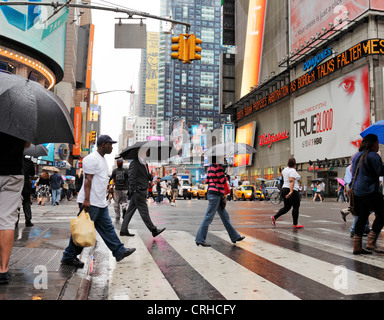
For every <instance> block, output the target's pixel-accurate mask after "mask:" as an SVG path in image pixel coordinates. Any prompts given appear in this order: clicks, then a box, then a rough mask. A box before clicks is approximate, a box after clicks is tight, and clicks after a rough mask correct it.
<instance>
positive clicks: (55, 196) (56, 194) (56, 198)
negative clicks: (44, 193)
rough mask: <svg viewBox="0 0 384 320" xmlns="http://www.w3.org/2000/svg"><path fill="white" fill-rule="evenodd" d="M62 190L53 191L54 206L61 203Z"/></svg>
mask: <svg viewBox="0 0 384 320" xmlns="http://www.w3.org/2000/svg"><path fill="white" fill-rule="evenodd" d="M60 196H61V189H52V205H53V206H54V205H55V204H56V202H59V201H60Z"/></svg>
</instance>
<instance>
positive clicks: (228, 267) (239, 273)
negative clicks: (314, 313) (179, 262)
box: [163, 231, 298, 300]
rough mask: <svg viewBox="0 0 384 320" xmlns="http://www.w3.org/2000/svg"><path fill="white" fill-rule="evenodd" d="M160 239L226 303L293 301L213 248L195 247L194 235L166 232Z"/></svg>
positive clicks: (181, 232)
mask: <svg viewBox="0 0 384 320" xmlns="http://www.w3.org/2000/svg"><path fill="white" fill-rule="evenodd" d="M163 237H164V239H165V240H166V241H167V242H168V243H169V244H170V245H171V246H172V247H173V248H174V249H175V250H176V251H177V252H178V253H179V254H180V255H181V256H182V257H183V258H184V259H185V260H186V261H187V262H188V263H189V264H190V265H191V266H192V267H193V268H194V269H195V270H196V271H197V272H199V273H200V274H201V275H202V276H203V277H204V278H205V279H206V280H207V281H208V282H209V283H211V285H213V286H214V287H215V288H216V289H217V290H218V291H219V292H220V293H221V294H222V295H223V296H224V297H225V298H226V299H228V300H297V299H298V298H297V297H296V296H294V295H293V294H291V293H289V292H288V291H287V290H284V289H282V288H280V287H279V286H276V285H275V284H273V283H271V282H269V281H267V280H266V279H264V278H262V277H260V276H259V275H257V274H255V273H253V272H252V271H250V270H248V269H246V268H245V267H243V266H242V265H240V264H238V263H236V262H235V261H233V260H232V259H229V258H228V257H226V256H225V255H223V254H221V253H219V252H217V251H216V250H214V249H213V248H204V247H197V246H196V244H195V239H194V236H192V235H191V234H189V233H187V232H183V231H168V232H165V233H164V234H163Z"/></svg>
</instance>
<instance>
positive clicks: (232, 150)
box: [204, 142, 257, 157]
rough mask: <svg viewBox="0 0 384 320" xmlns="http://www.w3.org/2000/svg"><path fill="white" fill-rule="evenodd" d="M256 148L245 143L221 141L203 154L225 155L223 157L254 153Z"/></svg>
mask: <svg viewBox="0 0 384 320" xmlns="http://www.w3.org/2000/svg"><path fill="white" fill-rule="evenodd" d="M256 152H257V151H256V149H255V148H253V147H251V146H250V145H248V144H246V143H237V142H230V143H221V144H217V145H215V146H212V147H210V148H209V149H208V150H207V151H205V153H204V155H205V156H219V157H222V156H225V157H233V156H235V155H239V154H251V153H256Z"/></svg>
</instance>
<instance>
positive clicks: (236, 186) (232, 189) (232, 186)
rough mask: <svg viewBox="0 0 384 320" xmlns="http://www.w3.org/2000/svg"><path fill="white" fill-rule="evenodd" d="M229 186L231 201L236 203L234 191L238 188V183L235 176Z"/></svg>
mask: <svg viewBox="0 0 384 320" xmlns="http://www.w3.org/2000/svg"><path fill="white" fill-rule="evenodd" d="M230 186H231V195H232V199H233V201H237V195H236V189H237V188H238V187H239V181H238V180H237V177H236V176H234V177H233V178H232V179H231V183H230Z"/></svg>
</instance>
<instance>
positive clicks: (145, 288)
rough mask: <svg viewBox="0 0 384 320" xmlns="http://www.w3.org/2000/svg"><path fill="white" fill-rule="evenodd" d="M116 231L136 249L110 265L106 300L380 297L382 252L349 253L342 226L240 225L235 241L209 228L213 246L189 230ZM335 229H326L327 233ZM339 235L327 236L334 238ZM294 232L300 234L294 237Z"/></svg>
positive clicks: (383, 289)
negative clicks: (308, 229) (203, 243)
mask: <svg viewBox="0 0 384 320" xmlns="http://www.w3.org/2000/svg"><path fill="white" fill-rule="evenodd" d="M131 231H132V232H133V233H136V236H135V237H121V240H122V242H123V243H124V244H125V246H126V247H135V248H136V252H135V253H134V254H133V255H132V256H130V257H129V258H126V259H125V260H123V261H122V262H119V263H116V262H114V259H111V261H113V262H112V263H111V267H110V270H109V272H110V275H109V279H110V281H109V294H108V298H109V299H110V300H119V299H123V300H178V299H180V300H188V299H195V300H315V299H356V298H357V299H358V298H359V297H364V298H367V297H373V298H377V297H383V295H384V274H383V272H382V269H383V267H384V256H380V255H376V254H374V255H371V256H354V255H353V254H352V247H351V239H349V238H348V235H346V234H345V233H343V232H339V233H338V231H335V230H328V229H321V228H317V229H316V230H314V231H313V232H306V233H305V232H300V234H297V233H296V232H292V230H289V229H287V228H276V229H263V230H262V229H259V230H257V231H252V230H251V229H244V230H243V232H241V234H242V235H244V236H245V237H246V238H245V240H244V241H242V242H239V243H237V244H236V245H233V244H232V242H231V241H230V239H229V237H228V234H227V233H226V232H225V231H221V230H220V231H219V230H212V231H210V232H209V236H208V238H209V240H210V243H211V244H212V247H208V248H203V247H197V246H196V244H195V241H194V238H195V235H194V234H192V233H189V232H187V231H178V230H168V229H167V230H166V232H164V233H162V234H161V236H159V237H157V238H155V239H154V238H152V237H151V236H150V235H149V233H148V232H145V231H144V230H140V232H139V231H138V230H131ZM329 232H333V234H332V237H330V236H329V235H328V234H327V233H329ZM338 237H339V238H340V241H336V242H335V240H332V241H331V240H329V239H338ZM298 239H299V240H298Z"/></svg>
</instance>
